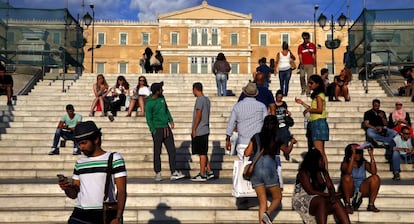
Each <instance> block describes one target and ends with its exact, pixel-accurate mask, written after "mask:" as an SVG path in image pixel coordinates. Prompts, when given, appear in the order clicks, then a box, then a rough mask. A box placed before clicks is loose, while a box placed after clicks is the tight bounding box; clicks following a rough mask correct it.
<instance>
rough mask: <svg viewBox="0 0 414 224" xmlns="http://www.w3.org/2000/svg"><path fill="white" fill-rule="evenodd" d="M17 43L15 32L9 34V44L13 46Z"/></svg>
mask: <svg viewBox="0 0 414 224" xmlns="http://www.w3.org/2000/svg"><path fill="white" fill-rule="evenodd" d="M15 41H16V38H15V36H14V32H7V42H8V43H9V44H12V43H14V42H15Z"/></svg>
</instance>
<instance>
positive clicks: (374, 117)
mask: <svg viewBox="0 0 414 224" xmlns="http://www.w3.org/2000/svg"><path fill="white" fill-rule="evenodd" d="M380 113H383V114H384V118H385V120H386V119H387V115H386V114H385V112H384V111H382V110H378V111H374V110H369V111H367V112H365V113H364V121H366V120H369V124H370V125H372V126H382V127H383V126H385V124H384V123H383V122H382V119H381V117H380V116H379V114H380Z"/></svg>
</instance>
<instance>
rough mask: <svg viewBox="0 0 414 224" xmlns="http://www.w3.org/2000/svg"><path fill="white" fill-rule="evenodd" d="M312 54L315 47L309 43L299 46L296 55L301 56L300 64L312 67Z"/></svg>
mask: <svg viewBox="0 0 414 224" xmlns="http://www.w3.org/2000/svg"><path fill="white" fill-rule="evenodd" d="M312 54H316V47H315V45H314V44H313V43H311V42H309V43H306V44H301V45H299V47H298V55H301V56H302V64H304V65H314V64H315V60H313V57H312Z"/></svg>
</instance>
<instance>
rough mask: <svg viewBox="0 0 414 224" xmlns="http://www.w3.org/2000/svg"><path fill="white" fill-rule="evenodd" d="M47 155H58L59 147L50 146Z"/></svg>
mask: <svg viewBox="0 0 414 224" xmlns="http://www.w3.org/2000/svg"><path fill="white" fill-rule="evenodd" d="M48 155H59V148H52V149H51V150H50V151H49V153H48Z"/></svg>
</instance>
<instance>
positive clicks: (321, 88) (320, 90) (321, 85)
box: [309, 75, 325, 99]
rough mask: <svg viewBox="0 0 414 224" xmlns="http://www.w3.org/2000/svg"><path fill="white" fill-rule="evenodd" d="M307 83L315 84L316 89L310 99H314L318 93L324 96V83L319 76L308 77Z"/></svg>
mask: <svg viewBox="0 0 414 224" xmlns="http://www.w3.org/2000/svg"><path fill="white" fill-rule="evenodd" d="M309 81H313V82H315V84H316V85H318V87H317V88H316V89H314V90H313V91H312V94H311V99H315V98H316V97H317V96H318V95H319V93H323V94H325V83H324V82H323V79H322V78H321V76H319V75H311V76H310V77H309Z"/></svg>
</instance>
